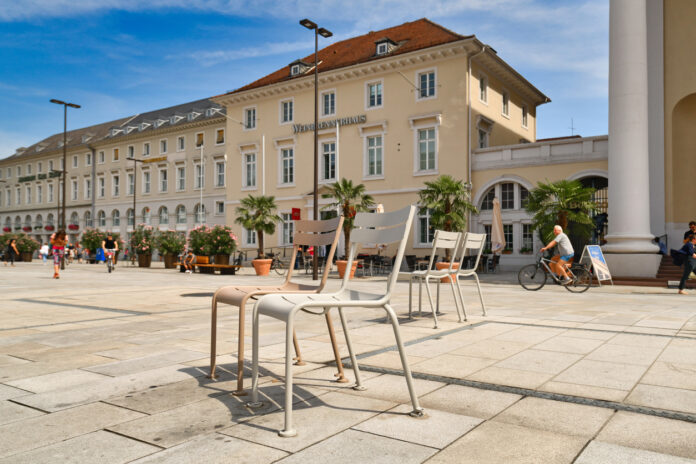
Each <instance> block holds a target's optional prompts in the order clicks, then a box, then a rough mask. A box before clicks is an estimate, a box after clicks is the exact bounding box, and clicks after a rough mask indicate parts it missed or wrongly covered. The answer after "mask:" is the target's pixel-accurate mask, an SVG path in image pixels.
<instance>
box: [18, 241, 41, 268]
mask: <svg viewBox="0 0 696 464" xmlns="http://www.w3.org/2000/svg"><path fill="white" fill-rule="evenodd" d="M15 238H16V239H17V251H19V255H20V256H21V257H22V261H25V262H27V263H30V262H31V260H32V258H33V256H34V252H35V251H36V250H38V249H39V248H40V247H41V245H40V244H39V242H37V241H36V240H34V239H33V238H31V237H29V236H28V235H26V234H18V235H17V236H16V237H15Z"/></svg>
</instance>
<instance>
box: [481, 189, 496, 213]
mask: <svg viewBox="0 0 696 464" xmlns="http://www.w3.org/2000/svg"><path fill="white" fill-rule="evenodd" d="M494 198H495V187H491V188H490V189H489V190H488V192H486V194H485V195H484V196H483V200H482V201H481V208H479V209H480V210H481V211H489V210H492V209H493V199H494Z"/></svg>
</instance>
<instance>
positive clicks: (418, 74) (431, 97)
mask: <svg viewBox="0 0 696 464" xmlns="http://www.w3.org/2000/svg"><path fill="white" fill-rule="evenodd" d="M430 73H433V80H434V81H435V82H434V84H433V94H432V95H427V96H425V97H421V87H420V83H421V79H420V77H421V75H423V74H430ZM415 82H416V86H417V88H418V90H417V91H416V92H415V94H416V101H425V100H435V99H436V98H437V94H438V92H437V83H438V80H437V68H436V67H433V68H426V69H420V70H418V71H416V73H415Z"/></svg>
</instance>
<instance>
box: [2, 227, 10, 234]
mask: <svg viewBox="0 0 696 464" xmlns="http://www.w3.org/2000/svg"><path fill="white" fill-rule="evenodd" d="M2 231H3V232H5V233H7V232H12V227H3V228H2Z"/></svg>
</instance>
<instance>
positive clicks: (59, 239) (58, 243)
mask: <svg viewBox="0 0 696 464" xmlns="http://www.w3.org/2000/svg"><path fill="white" fill-rule="evenodd" d="M66 243H68V239H67V237H66V236H65V231H64V230H63V229H61V230H59V231H58V232H56V234H55V235H54V236H53V238H52V239H51V245H52V247H53V278H54V279H60V275H59V273H58V271H60V259H61V258H62V257H63V255H64V254H65V244H66Z"/></svg>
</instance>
